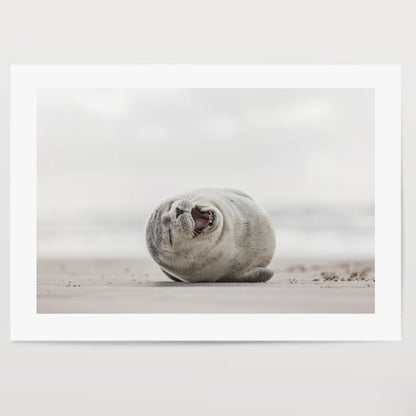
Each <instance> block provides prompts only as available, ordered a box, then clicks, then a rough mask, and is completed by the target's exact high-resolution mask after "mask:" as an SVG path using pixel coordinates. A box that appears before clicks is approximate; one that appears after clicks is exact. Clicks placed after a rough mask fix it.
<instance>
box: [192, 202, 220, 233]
mask: <svg viewBox="0 0 416 416" xmlns="http://www.w3.org/2000/svg"><path fill="white" fill-rule="evenodd" d="M191 215H192V218H193V219H194V223H195V228H194V232H195V235H199V234H201V233H202V231H204V230H205V228H207V227H210V226H212V225H213V224H214V221H215V214H214V213H213V212H212V211H201V210H200V209H199V208H198V207H195V208H192V211H191Z"/></svg>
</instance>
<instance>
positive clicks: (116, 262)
mask: <svg viewBox="0 0 416 416" xmlns="http://www.w3.org/2000/svg"><path fill="white" fill-rule="evenodd" d="M270 267H271V268H273V269H274V270H275V275H274V276H273V278H272V279H271V280H270V281H269V282H267V283H257V284H249V283H241V284H235V283H214V284H212V283H211V284H186V283H175V282H172V281H170V280H169V279H168V278H167V277H165V275H164V274H163V273H162V272H161V271H160V269H158V267H157V265H156V264H155V263H153V261H152V260H150V259H106V260H91V259H39V260H38V299H37V310H38V313H374V262H373V261H348V262H345V261H343V262H335V261H330V262H324V261H320V262H298V261H293V260H292V261H290V260H286V261H284V260H279V261H274V262H273V263H272V264H271V266H270Z"/></svg>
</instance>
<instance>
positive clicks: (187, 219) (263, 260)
mask: <svg viewBox="0 0 416 416" xmlns="http://www.w3.org/2000/svg"><path fill="white" fill-rule="evenodd" d="M146 242H147V248H148V250H149V253H150V255H151V256H152V258H153V259H154V260H155V261H156V263H157V264H158V265H159V266H160V268H161V269H162V271H163V272H164V273H165V274H166V275H167V276H168V277H169V278H171V279H172V280H174V281H179V282H188V283H196V282H210V283H213V282H266V281H267V280H269V279H270V278H271V277H272V276H273V271H272V270H270V269H267V266H268V265H269V263H270V261H271V259H272V257H273V254H274V249H275V245H276V241H275V234H274V230H273V227H272V224H271V221H270V219H269V217H268V215H267V214H266V213H265V212H264V211H263V210H262V209H261V208H260V207H259V206H258V205H257V204H256V203H255V202H254V200H253V199H252V198H251V197H250V196H249V195H247V194H246V193H244V192H241V191H238V190H234V189H221V188H205V189H198V190H195V191H192V192H188V193H186V194H183V195H180V196H177V197H174V198H169V199H168V200H166V201H164V202H162V203H161V204H160V205H159V207H158V208H157V209H156V210H155V211H153V213H152V214H151V216H150V218H149V221H148V223H147V227H146Z"/></svg>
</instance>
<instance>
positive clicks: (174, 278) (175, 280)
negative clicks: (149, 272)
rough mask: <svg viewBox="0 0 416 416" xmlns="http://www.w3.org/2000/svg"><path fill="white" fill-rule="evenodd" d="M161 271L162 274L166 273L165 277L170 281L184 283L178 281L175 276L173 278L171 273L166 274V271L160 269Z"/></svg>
mask: <svg viewBox="0 0 416 416" xmlns="http://www.w3.org/2000/svg"><path fill="white" fill-rule="evenodd" d="M160 270H162V272H163V273H165V275H166V276H167V277H169V279H172V280H173V281H174V282H180V283H183V282H182V280H179V279H178V278H176V277H175V276H172V275H171V274H170V273H168V272H166V271H165V270H163V269H160Z"/></svg>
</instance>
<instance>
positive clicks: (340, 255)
mask: <svg viewBox="0 0 416 416" xmlns="http://www.w3.org/2000/svg"><path fill="white" fill-rule="evenodd" d="M268 212H269V215H270V217H271V220H272V223H273V225H274V227H275V231H276V241H277V244H276V256H278V257H280V258H296V259H302V258H304V259H314V258H315V259H337V260H340V259H369V258H373V257H374V207H373V206H367V205H366V206H360V207H358V208H357V207H354V208H351V207H350V208H345V207H344V208H342V209H340V208H338V209H336V208H325V207H308V208H299V207H293V208H286V209H275V210H268ZM146 220H147V215H134V214H131V213H130V214H124V215H122V214H118V215H115V216H104V215H90V216H85V215H83V216H82V217H80V218H77V217H72V218H62V217H61V218H57V217H55V218H53V219H51V218H49V219H48V220H45V219H44V220H42V221H39V222H38V256H39V257H42V258H135V257H137V258H138V257H144V256H148V253H147V249H146V242H145V227H146Z"/></svg>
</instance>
